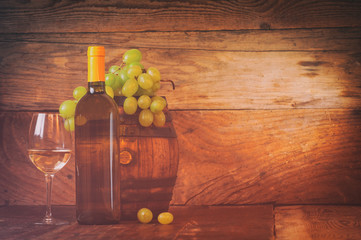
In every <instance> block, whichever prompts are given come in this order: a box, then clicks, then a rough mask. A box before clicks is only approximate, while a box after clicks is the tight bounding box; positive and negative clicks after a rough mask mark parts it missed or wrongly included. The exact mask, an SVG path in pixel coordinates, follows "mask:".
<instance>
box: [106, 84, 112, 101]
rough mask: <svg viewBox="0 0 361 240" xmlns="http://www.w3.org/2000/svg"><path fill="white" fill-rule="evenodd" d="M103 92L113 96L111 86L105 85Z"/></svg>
mask: <svg viewBox="0 0 361 240" xmlns="http://www.w3.org/2000/svg"><path fill="white" fill-rule="evenodd" d="M105 92H106V93H107V94H108V96H109V97H111V98H114V92H113V88H111V87H109V86H105Z"/></svg>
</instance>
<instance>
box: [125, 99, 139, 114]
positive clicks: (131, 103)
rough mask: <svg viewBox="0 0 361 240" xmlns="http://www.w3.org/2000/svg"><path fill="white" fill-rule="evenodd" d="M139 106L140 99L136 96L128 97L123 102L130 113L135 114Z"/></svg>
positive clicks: (127, 112) (126, 111) (126, 110)
mask: <svg viewBox="0 0 361 240" xmlns="http://www.w3.org/2000/svg"><path fill="white" fill-rule="evenodd" d="M137 108H138V101H137V99H136V98H135V97H127V98H126V99H125V100H124V103H123V109H124V112H125V113H126V114H128V115H133V114H134V113H135V112H136V111H137Z"/></svg>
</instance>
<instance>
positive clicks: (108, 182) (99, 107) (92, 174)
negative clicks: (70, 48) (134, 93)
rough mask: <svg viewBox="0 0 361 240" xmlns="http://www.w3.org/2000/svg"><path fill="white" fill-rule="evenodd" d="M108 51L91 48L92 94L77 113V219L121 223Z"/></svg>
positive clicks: (81, 102)
mask: <svg viewBox="0 0 361 240" xmlns="http://www.w3.org/2000/svg"><path fill="white" fill-rule="evenodd" d="M104 56H105V50H104V47H99V46H95V47H89V48H88V92H87V93H86V95H85V96H84V97H82V98H81V99H80V100H79V102H78V104H77V107H76V110H75V168H76V169H75V171H76V218H77V221H78V223H79V224H114V223H118V222H119V221H120V176H119V174H120V173H119V171H120V169H119V132H118V126H119V112H118V107H117V105H116V103H115V102H114V100H113V99H112V98H111V97H109V96H108V95H107V94H106V93H105V83H104V78H105V72H104V71H105V62H104Z"/></svg>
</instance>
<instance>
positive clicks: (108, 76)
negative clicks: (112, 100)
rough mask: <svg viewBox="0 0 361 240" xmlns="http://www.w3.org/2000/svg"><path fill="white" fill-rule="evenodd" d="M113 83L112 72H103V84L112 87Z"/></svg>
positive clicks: (113, 76)
mask: <svg viewBox="0 0 361 240" xmlns="http://www.w3.org/2000/svg"><path fill="white" fill-rule="evenodd" d="M114 83H115V75H114V74H113V73H107V74H105V85H106V86H109V87H113V85H114Z"/></svg>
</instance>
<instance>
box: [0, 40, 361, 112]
mask: <svg viewBox="0 0 361 240" xmlns="http://www.w3.org/2000/svg"><path fill="white" fill-rule="evenodd" d="M230 35H231V34H230ZM214 36H216V35H214ZM284 37H285V36H284ZM196 38H197V37H194V40H195V39H196ZM236 38H237V36H236ZM76 39H79V35H78V38H76ZM69 40H71V37H69ZM76 41H77V40H75V41H73V42H72V43H71V44H65V43H59V44H56V43H55V42H48V43H41V42H35V43H32V42H27V43H21V42H20V41H17V42H13V43H9V42H7V43H3V44H0V50H1V52H2V58H1V70H0V79H1V80H0V110H3V111H4V110H5V111H24V110H25V111H29V110H31V111H39V110H56V109H58V107H59V105H60V103H61V102H62V101H64V100H66V99H71V98H72V91H73V89H74V88H75V87H77V86H79V85H83V86H86V74H87V71H86V67H87V64H86V61H87V57H86V49H87V45H88V44H84V45H82V44H80V45H78V44H76ZM152 41H153V40H152ZM275 41H276V40H275ZM359 41H360V38H356V39H355V40H354V42H353V44H351V46H353V47H354V48H355V50H356V51H351V50H347V51H346V50H345V51H344V50H340V51H338V50H337V51H334V50H332V51H281V50H280V51H266V52H264V51H260V52H259V51H252V52H248V51H238V50H232V51H228V50H227V51H223V50H193V49H173V48H171V49H153V48H140V49H141V51H142V52H143V55H144V57H143V58H144V61H143V63H144V64H145V66H146V67H149V66H156V67H158V68H159V70H160V71H161V73H162V77H163V79H171V80H173V81H174V83H175V85H176V90H175V91H173V90H172V87H171V85H170V84H169V83H164V84H162V90H160V91H159V92H158V94H159V95H165V96H167V99H168V103H169V108H170V109H173V110H177V109H280V108H282V109H293V108H359V107H360V106H361V88H360V86H361V68H360V67H359V65H360V63H361V59H360V52H359V51H358V52H357V50H360V49H359V48H357V47H356V45H357V44H358V43H359ZM290 42H292V40H290ZM315 42H316V40H315ZM357 42H358V43H357ZM189 47H190V46H189ZM126 49H129V48H119V46H112V47H107V57H106V66H107V67H110V66H111V65H114V64H120V62H121V56H122V54H123V53H124V52H125V50H126Z"/></svg>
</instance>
